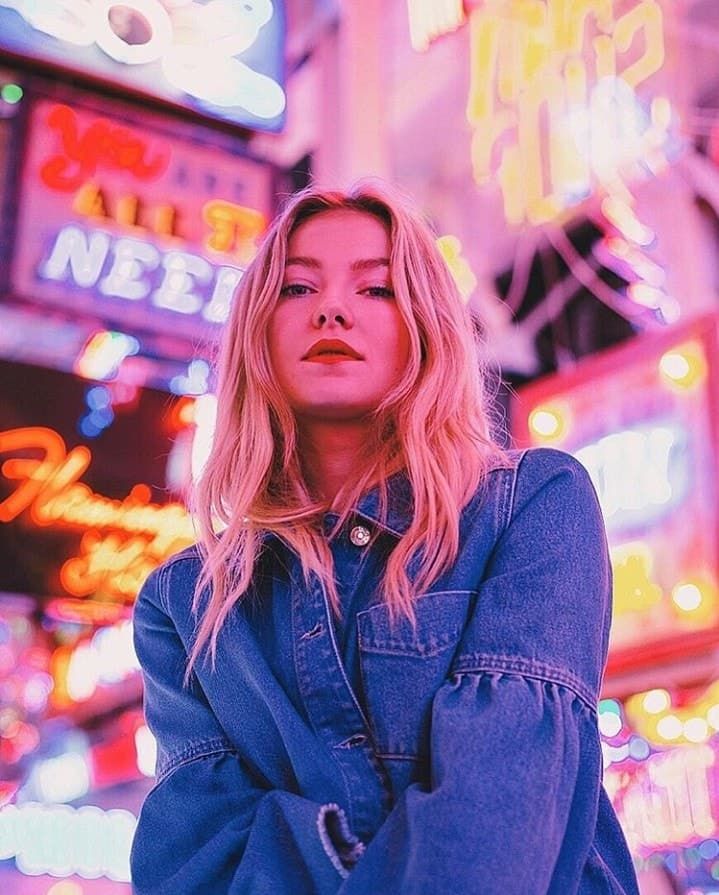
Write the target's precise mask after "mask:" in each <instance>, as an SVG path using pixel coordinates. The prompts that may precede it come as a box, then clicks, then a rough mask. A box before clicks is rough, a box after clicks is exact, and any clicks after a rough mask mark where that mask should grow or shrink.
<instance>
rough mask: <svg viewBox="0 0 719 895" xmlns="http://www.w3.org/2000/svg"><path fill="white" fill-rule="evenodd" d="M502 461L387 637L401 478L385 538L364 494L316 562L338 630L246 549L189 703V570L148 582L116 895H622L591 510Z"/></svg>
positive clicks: (566, 471)
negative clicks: (248, 574) (149, 766)
mask: <svg viewBox="0 0 719 895" xmlns="http://www.w3.org/2000/svg"><path fill="white" fill-rule="evenodd" d="M515 459H516V461H517V462H516V465H515V466H514V467H513V468H500V469H496V470H494V471H493V472H491V473H490V474H489V476H488V477H487V478H486V480H485V482H484V483H483V485H482V487H481V488H480V489H479V491H478V493H477V494H476V496H475V498H474V499H473V500H472V501H471V503H470V504H469V505H468V506H467V507H466V508H465V510H464V512H463V515H462V519H461V528H460V550H459V555H458V557H457V560H456V562H455V563H454V565H453V567H452V568H451V569H450V570H449V571H448V572H446V573H445V574H443V575H442V577H441V578H440V579H439V580H437V581H436V582H435V583H434V585H433V586H432V588H431V590H430V592H429V593H425V594H421V595H419V596H418V598H417V603H416V614H417V623H416V626H415V627H413V626H412V625H411V623H409V622H408V621H406V620H405V619H404V618H402V619H401V620H400V621H399V622H398V623H397V625H396V626H395V627H392V626H391V625H390V619H389V614H388V611H387V608H386V606H385V605H384V604H383V603H382V602H381V600H380V597H379V594H378V582H379V580H380V576H381V572H382V569H383V567H384V563H385V560H386V557H387V555H388V553H389V551H390V550H391V549H392V547H393V545H394V544H395V543H396V540H397V538H399V536H400V535H401V534H402V532H403V531H404V530H406V527H407V525H408V521H409V513H410V495H409V493H408V485H407V481H406V479H404V478H403V477H402V476H395V477H394V478H393V479H391V480H390V486H391V487H390V493H391V507H390V512H389V516H388V518H387V520H386V521H385V523H380V521H379V514H378V498H377V494H376V493H374V492H372V493H369V494H368V495H366V496H365V498H364V499H363V500H362V501H361V502H360V504H359V505H358V507H357V508H356V512H355V513H354V514H353V516H352V518H351V519H350V520H349V523H348V524H347V526H346V527H345V528H343V530H341V531H340V532H339V533H338V534H337V535H336V536H335V537H334V538H333V539H332V540H331V548H332V551H333V555H334V559H335V563H336V571H337V578H338V585H339V591H340V596H341V599H342V603H343V609H344V611H343V621H341V622H337V621H336V620H335V618H334V617H333V615H332V614H331V612H330V609H329V607H328V602H327V599H326V596H325V594H324V592H323V589H322V587H321V586H320V584H319V582H317V581H314V582H313V583H311V584H310V585H309V586H308V585H306V584H305V583H304V582H303V579H302V575H301V572H300V568H299V562H298V560H297V558H296V556H295V555H294V554H293V553H292V552H291V551H290V550H289V548H288V547H287V546H286V545H285V544H284V543H283V542H282V541H281V540H280V539H279V538H276V537H274V536H268V537H267V539H266V542H265V549H264V552H263V554H262V556H261V559H260V561H259V563H258V567H257V571H256V575H255V579H254V584H253V590H252V592H251V593H250V594H248V595H247V597H246V598H245V599H244V601H243V602H242V603H241V604H240V605H238V606H237V607H236V608H235V609H234V610H233V612H232V613H231V614H230V616H229V617H228V620H227V622H226V624H225V626H224V628H223V629H222V632H221V634H220V637H219V640H218V651H217V663H216V667H215V670H214V671H212V670H211V668H210V666H209V664H205V663H203V662H201V663H200V664H199V665H198V666H197V668H196V672H195V673H194V674H193V677H192V681H191V686H190V687H189V688H183V686H182V677H183V673H184V671H185V663H186V657H187V652H188V649H189V645H190V643H191V641H192V637H193V629H194V625H195V621H194V619H193V616H192V613H191V610H190V605H191V600H192V594H193V589H194V586H195V581H196V578H197V575H198V572H199V569H200V563H199V559H198V555H197V552H196V550H195V549H194V548H190V549H189V550H187V551H185V552H183V553H180V554H178V555H177V556H175V557H173V558H172V559H170V560H169V562H167V563H166V564H165V565H164V566H162V567H161V568H160V569H158V570H156V571H155V572H153V573H152V575H151V576H150V577H149V578H148V580H147V582H146V584H145V586H144V587H143V589H142V592H141V594H140V596H139V598H138V602H137V605H136V609H135V644H136V650H137V654H138V656H139V658H140V661H141V663H142V668H143V674H144V679H145V710H146V716H147V721H148V724H149V726H150V728H151V729H152V731H153V732H154V734H155V736H156V737H157V742H158V757H157V783H156V785H155V787H154V788H153V789H152V791H151V792H150V793H149V795H148V796H147V798H146V800H145V803H144V806H143V809H142V811H141V815H140V819H139V824H138V828H137V833H136V836H135V840H134V844H133V850H132V872H133V884H134V887H135V892H136V893H138V895H145V893H148V895H149V893H156V895H189V893H198V895H199V893H202V895H215V893H217V895H220V893H233V895H330V893H332V895H441V893H445V892H452V893H454V895H470V893H472V895H475V893H477V895H506V893H508V892H512V893H516V895H548V893H549V895H575V893H577V895H637V892H638V890H637V884H636V880H635V875H634V870H633V867H632V862H631V859H630V856H629V854H628V851H627V848H626V845H625V842H624V838H623V836H622V833H621V830H620V828H619V825H618V822H617V819H616V817H615V815H614V812H613V810H612V808H611V806H610V803H609V801H608V799H607V796H606V794H605V792H604V790H603V789H602V787H601V774H602V760H601V750H600V741H599V735H598V731H597V717H596V703H597V699H598V694H599V688H600V684H601V677H602V669H603V666H604V661H605V658H606V650H607V638H608V632H609V622H610V595H611V582H610V570H609V565H608V559H607V549H606V542H605V535H604V530H603V524H602V519H601V514H600V510H599V506H598V504H597V500H596V496H595V493H594V490H593V488H592V485H591V482H590V480H589V478H588V476H587V474H586V472H585V471H584V469H583V468H582V467H581V466H580V465H579V463H577V461H575V460H574V459H573V458H572V457H570V456H568V455H566V454H563V453H561V452H559V451H554V450H547V449H536V450H531V451H528V452H526V453H525V454H523V455H521V456H517V457H516V458H515ZM325 521H326V525H327V530H328V531H330V530H331V528H332V526H333V523H334V522H336V521H337V520H336V517H333V516H331V515H328V517H327V518H326V520H325ZM358 529H359V531H358ZM367 532H369V533H370V535H371V540H370V542H369V543H368V544H363V543H362V542H363V540H364V537H363V535H366V533H367ZM410 571H411V570H410Z"/></svg>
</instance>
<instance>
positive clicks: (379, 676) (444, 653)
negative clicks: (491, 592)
mask: <svg viewBox="0 0 719 895" xmlns="http://www.w3.org/2000/svg"><path fill="white" fill-rule="evenodd" d="M475 593H476V592H475V591H470V590H466V591H459V590H453V591H443V592H437V593H429V594H424V595H422V596H420V597H418V599H417V600H416V602H415V613H416V617H417V623H416V626H414V627H413V625H412V623H411V622H410V621H408V620H407V619H406V618H405V617H404V616H402V617H401V618H399V619H397V620H396V621H395V623H394V624H393V625H392V624H390V617H389V610H388V608H387V606H385V605H383V604H380V605H377V606H373V607H371V608H370V609H366V610H364V611H363V612H360V613H358V615H357V628H358V638H359V653H360V670H361V674H362V686H363V688H364V696H365V701H366V706H367V711H368V713H369V719H370V723H371V725H372V728H373V732H374V735H375V740H376V743H377V746H378V748H379V751H380V754H381V755H382V757H384V758H406V759H412V758H420V757H424V756H426V755H427V751H428V740H429V727H430V717H431V711H432V700H433V698H434V694H435V693H436V692H437V690H438V689H439V687H440V686H441V685H442V683H443V682H444V680H445V678H446V677H447V674H448V672H449V668H450V664H451V661H452V657H453V655H454V652H455V650H456V648H457V644H458V642H459V638H460V636H461V634H462V631H463V629H464V626H465V624H466V622H467V617H468V612H469V609H470V604H471V601H472V599H473V597H474V595H475Z"/></svg>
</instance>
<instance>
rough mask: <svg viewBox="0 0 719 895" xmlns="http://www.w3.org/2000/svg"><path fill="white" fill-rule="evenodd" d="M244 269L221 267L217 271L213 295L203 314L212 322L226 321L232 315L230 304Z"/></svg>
mask: <svg viewBox="0 0 719 895" xmlns="http://www.w3.org/2000/svg"><path fill="white" fill-rule="evenodd" d="M243 274H244V270H240V269H239V268H237V267H221V268H220V269H219V270H218V272H217V279H216V280H215V288H214V289H213V290H212V297H211V298H210V300H209V301H208V302H207V304H206V305H205V307H204V308H203V309H202V316H203V317H204V318H205V320H209V321H210V323H224V322H225V320H227V318H228V317H229V316H230V304H231V303H232V298H233V296H234V294H235V289H236V287H237V284H238V283H239V282H240V280H241V279H242V275H243Z"/></svg>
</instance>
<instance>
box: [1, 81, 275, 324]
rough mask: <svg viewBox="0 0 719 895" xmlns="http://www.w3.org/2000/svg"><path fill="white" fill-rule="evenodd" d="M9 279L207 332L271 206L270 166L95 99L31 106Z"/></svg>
mask: <svg viewBox="0 0 719 895" xmlns="http://www.w3.org/2000/svg"><path fill="white" fill-rule="evenodd" d="M30 118H31V120H30V128H29V136H28V142H27V151H26V155H25V167H24V171H23V180H22V190H21V201H20V210H19V216H18V222H17V231H16V233H17V235H16V240H15V245H16V249H15V255H14V258H13V264H12V270H11V288H12V290H13V291H14V292H15V293H16V294H18V295H20V296H22V297H24V298H26V299H29V300H31V301H33V302H42V303H49V304H52V305H55V306H59V307H61V308H63V309H65V310H69V311H71V312H73V313H75V314H77V315H81V316H85V317H87V316H91V317H100V318H101V319H103V320H106V321H112V322H114V323H116V324H117V325H118V327H119V328H120V329H122V330H126V331H128V330H129V331H130V332H132V331H133V330H138V331H143V330H144V331H154V332H159V333H163V332H166V331H168V330H171V331H172V332H173V333H174V334H176V335H178V336H181V337H182V336H184V337H189V338H191V339H193V340H198V339H211V338H213V337H214V335H215V334H216V332H217V330H218V327H217V324H220V323H222V322H223V321H224V320H225V319H226V318H227V315H228V313H229V306H230V302H231V299H232V295H233V293H234V290H235V287H236V286H237V284H238V283H239V281H240V279H241V277H242V271H243V269H244V267H245V266H246V265H247V263H248V261H249V260H250V259H251V258H252V256H253V254H254V252H255V250H256V241H257V239H258V237H259V236H260V235H261V233H262V232H263V231H264V229H265V226H266V222H267V220H268V219H269V217H270V215H271V213H272V201H273V173H272V171H271V169H270V168H269V167H268V166H266V165H263V164H261V163H259V162H256V161H253V160H251V159H249V158H245V157H239V156H235V155H232V154H231V153H229V152H227V151H223V150H222V149H220V148H216V147H210V146H205V145H202V144H196V143H193V142H191V141H190V140H186V139H178V138H177V137H176V136H168V135H167V134H165V133H164V131H163V130H162V129H161V128H160V126H159V125H158V126H157V129H155V128H153V124H155V125H157V121H156V120H155V119H152V118H150V119H149V120H148V121H147V122H145V121H143V120H140V119H139V118H137V115H136V113H135V116H134V117H133V116H132V115H129V117H128V115H127V114H125V113H124V112H123V110H122V109H121V108H120V107H115V106H113V105H111V104H104V105H103V110H102V113H101V114H100V113H99V112H95V111H93V110H91V109H90V108H89V107H87V106H83V105H80V104H74V105H72V106H71V105H68V104H67V103H58V102H54V101H51V100H49V99H44V98H42V99H37V100H36V102H35V103H34V105H33V106H32V109H31V116H30Z"/></svg>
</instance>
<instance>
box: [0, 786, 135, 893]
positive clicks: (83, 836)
mask: <svg viewBox="0 0 719 895" xmlns="http://www.w3.org/2000/svg"><path fill="white" fill-rule="evenodd" d="M136 825H137V819H136V817H135V815H134V814H132V813H131V812H130V811H125V810H124V809H122V808H113V809H111V810H109V811H104V810H103V809H102V808H97V807H96V806H94V805H83V806H82V807H81V808H73V807H72V806H71V805H53V804H49V805H43V804H41V803H39V802H24V803H23V804H21V805H7V806H6V807H5V808H3V809H2V811H0V843H1V845H0V860H7V859H9V858H15V863H16V865H17V869H18V870H19V871H20V872H21V873H24V874H27V875H29V876H38V875H40V874H43V873H49V874H52V876H57V877H67V876H73V875H74V874H76V873H77V874H81V875H82V876H84V877H87V878H94V877H98V876H106V877H108V878H109V879H112V880H118V881H122V882H129V881H130V846H131V844H132V837H133V835H134V832H135V826H136Z"/></svg>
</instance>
